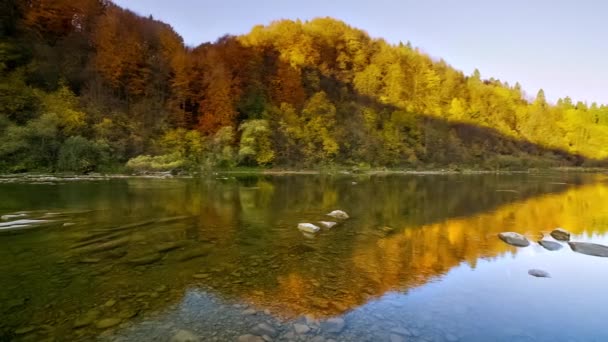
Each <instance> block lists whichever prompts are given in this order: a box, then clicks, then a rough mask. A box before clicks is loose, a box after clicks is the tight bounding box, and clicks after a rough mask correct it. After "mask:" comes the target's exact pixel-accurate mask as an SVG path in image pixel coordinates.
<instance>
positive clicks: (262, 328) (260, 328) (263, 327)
mask: <svg viewBox="0 0 608 342" xmlns="http://www.w3.org/2000/svg"><path fill="white" fill-rule="evenodd" d="M251 332H252V333H254V334H255V335H258V336H262V335H268V336H270V337H275V336H277V331H276V330H275V329H274V328H273V327H271V326H270V325H268V324H267V323H260V324H258V325H256V326H255V327H254V328H253V329H251Z"/></svg>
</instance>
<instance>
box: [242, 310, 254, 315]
mask: <svg viewBox="0 0 608 342" xmlns="http://www.w3.org/2000/svg"><path fill="white" fill-rule="evenodd" d="M256 313H257V311H255V309H247V310H243V311H241V315H244V316H251V315H255V314H256Z"/></svg>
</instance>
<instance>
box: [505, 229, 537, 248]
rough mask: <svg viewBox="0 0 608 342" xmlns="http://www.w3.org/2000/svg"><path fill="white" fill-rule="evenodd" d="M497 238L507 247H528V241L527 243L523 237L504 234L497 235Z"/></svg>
mask: <svg viewBox="0 0 608 342" xmlns="http://www.w3.org/2000/svg"><path fill="white" fill-rule="evenodd" d="M498 237H499V238H500V239H501V240H502V241H504V242H506V243H508V244H509V245H513V246H517V247H528V246H529V245H530V241H528V239H527V238H526V237H525V236H523V235H521V234H518V233H513V232H504V233H500V234H498Z"/></svg>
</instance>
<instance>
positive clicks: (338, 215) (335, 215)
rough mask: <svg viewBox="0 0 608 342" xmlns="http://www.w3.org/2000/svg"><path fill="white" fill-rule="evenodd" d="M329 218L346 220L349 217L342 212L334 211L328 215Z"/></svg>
mask: <svg viewBox="0 0 608 342" xmlns="http://www.w3.org/2000/svg"><path fill="white" fill-rule="evenodd" d="M327 216H331V217H333V218H337V219H339V220H346V219H347V218H348V217H349V216H348V214H347V213H346V212H344V211H342V210H334V211H332V212H331V213H329V214H327Z"/></svg>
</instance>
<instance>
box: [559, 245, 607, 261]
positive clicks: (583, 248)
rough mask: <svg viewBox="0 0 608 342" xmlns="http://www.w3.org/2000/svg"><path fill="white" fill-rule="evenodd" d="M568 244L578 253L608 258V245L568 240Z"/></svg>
mask: <svg viewBox="0 0 608 342" xmlns="http://www.w3.org/2000/svg"><path fill="white" fill-rule="evenodd" d="M568 245H570V248H571V249H572V250H573V251H575V252H577V253H581V254H587V255H592V256H597V257H603V258H608V246H604V245H600V244H597V243H590V242H568Z"/></svg>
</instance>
